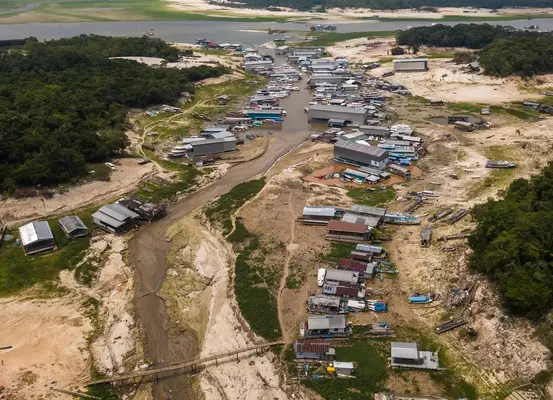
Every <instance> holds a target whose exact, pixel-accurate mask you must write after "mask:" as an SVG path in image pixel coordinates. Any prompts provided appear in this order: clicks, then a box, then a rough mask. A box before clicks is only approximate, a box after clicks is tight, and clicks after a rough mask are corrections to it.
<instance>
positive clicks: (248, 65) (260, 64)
mask: <svg viewBox="0 0 553 400" xmlns="http://www.w3.org/2000/svg"><path fill="white" fill-rule="evenodd" d="M272 66H273V62H272V61H271V60H255V61H246V62H245V63H244V69H245V70H246V71H247V72H253V71H255V70H256V69H258V68H269V67H272Z"/></svg>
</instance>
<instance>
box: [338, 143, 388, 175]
mask: <svg viewBox="0 0 553 400" xmlns="http://www.w3.org/2000/svg"><path fill="white" fill-rule="evenodd" d="M388 157H389V153H388V152H387V151H386V150H383V149H381V148H378V147H374V146H370V145H368V144H360V143H356V142H351V141H347V140H338V141H337V142H336V143H335V144H334V160H336V161H338V162H343V163H347V164H352V165H361V166H369V167H373V168H377V169H380V170H382V169H384V168H385V167H386V165H387V164H388V162H389V158H388Z"/></svg>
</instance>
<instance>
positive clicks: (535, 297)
mask: <svg viewBox="0 0 553 400" xmlns="http://www.w3.org/2000/svg"><path fill="white" fill-rule="evenodd" d="M472 214H473V216H474V218H475V219H476V221H477V222H478V226H477V228H476V231H475V232H474V233H473V234H472V235H471V236H470V238H469V245H470V247H471V248H472V249H473V250H474V252H473V254H472V255H471V257H470V261H469V266H470V268H472V269H474V270H477V271H480V272H483V273H485V274H487V275H488V276H489V277H490V278H491V279H492V280H494V281H496V282H497V284H498V288H499V292H500V294H501V296H502V299H503V302H504V304H505V306H506V307H507V308H508V309H510V310H511V311H513V312H515V313H518V314H521V315H527V316H530V317H532V318H538V317H540V316H542V315H544V314H545V313H546V312H547V311H549V310H550V309H551V306H552V305H553V231H552V230H551V226H553V163H549V164H548V165H547V167H546V168H545V169H544V170H543V171H542V173H541V174H539V175H537V176H533V177H532V178H530V179H529V180H527V179H517V180H515V181H514V182H513V183H511V185H510V186H509V188H508V189H507V192H506V195H505V197H504V198H503V199H502V200H488V202H487V203H485V204H481V205H478V206H476V207H475V208H474V209H473V211H472Z"/></svg>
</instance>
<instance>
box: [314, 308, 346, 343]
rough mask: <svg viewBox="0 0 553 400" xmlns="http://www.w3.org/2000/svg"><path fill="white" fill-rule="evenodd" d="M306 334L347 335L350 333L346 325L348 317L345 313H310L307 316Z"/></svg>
mask: <svg viewBox="0 0 553 400" xmlns="http://www.w3.org/2000/svg"><path fill="white" fill-rule="evenodd" d="M304 334H305V336H306V337H309V336H326V335H330V336H333V335H337V336H344V335H347V334H349V330H348V329H347V326H346V317H345V315H344V314H337V315H310V316H308V317H307V325H306V326H305V330H304Z"/></svg>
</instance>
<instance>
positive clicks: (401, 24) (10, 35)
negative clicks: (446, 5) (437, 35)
mask: <svg viewBox="0 0 553 400" xmlns="http://www.w3.org/2000/svg"><path fill="white" fill-rule="evenodd" d="M433 22H437V21H431V20H429V21H396V22H378V21H363V22H356V23H353V22H350V23H347V22H336V25H337V28H338V29H337V32H342V33H347V32H363V31H394V30H398V29H406V28H407V27H416V26H427V25H430V24H432V23H433ZM312 23H317V21H310V22H308V23H276V22H275V23H267V22H220V21H144V22H140V21H139V22H136V21H133V22H78V23H61V24H60V23H28V24H11V25H0V39H20V38H25V37H29V36H34V37H36V38H38V39H40V40H51V39H60V38H66V37H72V36H76V35H80V34H98V35H106V36H140V35H142V34H143V33H144V32H147V31H149V30H150V29H153V30H154V32H155V37H158V38H161V39H164V40H167V41H171V42H183V43H192V42H194V40H196V39H200V38H207V39H209V40H213V41H215V42H218V43H250V44H252V45H260V44H263V43H266V42H268V41H270V40H271V36H269V35H267V33H264V32H248V31H251V30H254V31H255V30H264V31H266V30H268V29H269V28H273V29H288V30H291V31H308V30H309V27H310V25H311V24H312ZM324 23H329V21H324ZM457 23H458V22H445V23H444V24H445V25H455V24H457ZM478 23H484V22H478ZM486 23H489V24H492V25H510V26H513V27H515V28H524V26H526V25H528V24H534V25H539V27H540V30H548V31H549V30H553V18H544V19H533V20H532V21H528V20H518V21H497V22H494V21H491V22H490V21H486Z"/></svg>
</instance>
